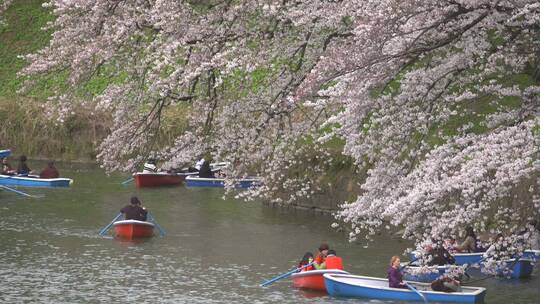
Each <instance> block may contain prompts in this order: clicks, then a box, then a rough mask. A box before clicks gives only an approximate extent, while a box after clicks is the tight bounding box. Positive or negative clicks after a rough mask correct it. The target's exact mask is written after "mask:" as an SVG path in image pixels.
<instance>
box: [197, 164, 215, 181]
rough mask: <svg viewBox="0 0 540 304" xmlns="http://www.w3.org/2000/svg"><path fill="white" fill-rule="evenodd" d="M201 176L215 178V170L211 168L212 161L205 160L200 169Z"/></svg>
mask: <svg viewBox="0 0 540 304" xmlns="http://www.w3.org/2000/svg"><path fill="white" fill-rule="evenodd" d="M199 177H204V178H214V172H212V169H210V162H209V161H207V160H205V161H204V162H203V164H202V165H201V169H200V170H199Z"/></svg>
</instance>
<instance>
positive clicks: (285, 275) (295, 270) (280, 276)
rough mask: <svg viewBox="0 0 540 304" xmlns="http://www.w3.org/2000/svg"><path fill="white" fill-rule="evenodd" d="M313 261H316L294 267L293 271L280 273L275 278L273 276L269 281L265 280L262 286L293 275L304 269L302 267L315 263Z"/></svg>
mask: <svg viewBox="0 0 540 304" xmlns="http://www.w3.org/2000/svg"><path fill="white" fill-rule="evenodd" d="M313 263H315V262H311V263H309V264H307V265H304V266H302V267H298V268H295V269H293V270H291V271H289V272H287V273H284V274H280V275H278V276H277V277H275V278H273V279H270V280H268V281H265V282H263V283H262V284H261V285H260V286H261V287H264V286H268V285H270V284H272V283H274V282H276V281H279V280H281V279H284V278H286V277H288V276H290V275H292V274H293V273H295V272H298V271H300V270H302V269H304V268H307V267H309V266H311V265H313Z"/></svg>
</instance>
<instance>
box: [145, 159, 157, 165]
mask: <svg viewBox="0 0 540 304" xmlns="http://www.w3.org/2000/svg"><path fill="white" fill-rule="evenodd" d="M146 162H147V163H149V164H152V165H155V164H156V159H155V158H149V159H148V160H147V161H146Z"/></svg>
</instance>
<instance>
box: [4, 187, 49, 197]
mask: <svg viewBox="0 0 540 304" xmlns="http://www.w3.org/2000/svg"><path fill="white" fill-rule="evenodd" d="M0 188H2V189H4V190H7V191H11V192H13V193H17V194H19V195H22V196H26V197H32V198H41V197H44V195H31V194H28V193H25V192H22V191H19V190H15V189H13V188H10V187H7V186H4V185H0Z"/></svg>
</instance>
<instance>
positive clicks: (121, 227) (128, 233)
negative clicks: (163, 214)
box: [113, 220, 154, 240]
mask: <svg viewBox="0 0 540 304" xmlns="http://www.w3.org/2000/svg"><path fill="white" fill-rule="evenodd" d="M113 225H114V234H115V235H116V236H117V237H119V238H123V239H128V240H131V239H134V238H143V237H151V236H153V235H154V224H152V223H150V222H143V221H137V220H124V221H118V222H115V223H114V224H113Z"/></svg>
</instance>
